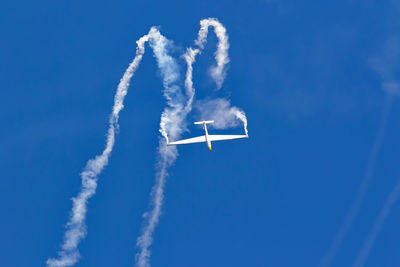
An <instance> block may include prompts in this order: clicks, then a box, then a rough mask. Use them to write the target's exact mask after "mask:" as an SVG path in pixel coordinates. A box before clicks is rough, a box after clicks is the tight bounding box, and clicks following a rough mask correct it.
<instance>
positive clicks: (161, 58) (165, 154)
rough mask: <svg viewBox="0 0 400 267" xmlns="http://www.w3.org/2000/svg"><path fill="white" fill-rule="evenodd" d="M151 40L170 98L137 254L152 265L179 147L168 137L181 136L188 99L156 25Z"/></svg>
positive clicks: (142, 265)
mask: <svg viewBox="0 0 400 267" xmlns="http://www.w3.org/2000/svg"><path fill="white" fill-rule="evenodd" d="M149 38H150V39H149V42H150V45H151V47H152V48H153V51H154V56H155V57H156V60H157V64H158V67H159V69H160V71H161V75H162V78H163V86H164V97H165V98H166V99H167V104H168V106H167V108H165V109H164V111H163V113H162V115H161V122H160V132H161V134H162V135H163V136H164V138H165V140H162V139H161V140H160V142H159V147H158V155H159V159H158V163H157V173H156V183H155V185H154V187H153V189H152V193H151V206H152V208H151V211H150V212H146V213H145V214H144V217H145V219H146V223H145V226H144V228H143V230H142V234H141V236H140V237H139V238H138V240H137V246H138V247H139V249H140V251H139V253H137V254H136V266H139V267H147V266H150V264H149V258H150V250H149V248H150V246H151V244H152V241H153V232H154V229H155V227H156V225H157V223H158V221H159V217H160V214H161V207H162V204H163V198H164V185H165V179H166V177H167V175H168V173H167V168H168V167H169V166H171V165H172V164H173V163H174V162H175V160H176V158H177V156H178V152H177V149H176V147H168V146H167V145H166V144H167V142H168V138H169V137H171V138H173V139H175V138H177V137H179V135H180V134H181V132H182V125H183V124H182V123H183V121H184V118H185V114H186V113H185V112H183V111H184V102H185V98H184V96H183V94H182V93H181V89H180V87H179V86H177V85H176V83H177V82H178V78H179V69H178V65H177V63H176V62H175V60H174V59H173V58H172V57H171V56H169V55H168V46H169V45H170V41H168V40H167V39H166V38H165V37H164V36H162V35H161V34H160V33H159V31H158V30H157V29H156V28H152V29H151V31H150V34H149Z"/></svg>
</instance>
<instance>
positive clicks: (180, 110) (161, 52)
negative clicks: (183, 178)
mask: <svg viewBox="0 0 400 267" xmlns="http://www.w3.org/2000/svg"><path fill="white" fill-rule="evenodd" d="M210 26H213V27H214V31H215V33H216V35H217V38H218V48H217V52H216V60H217V65H216V66H215V67H213V68H212V69H211V74H212V78H213V79H214V80H215V81H216V83H217V85H218V88H220V87H221V86H222V83H223V81H224V78H225V75H226V70H225V65H226V64H227V63H228V62H229V58H228V52H227V50H228V48H229V43H228V37H227V35H226V30H225V28H224V27H223V26H222V24H221V23H219V22H218V21H217V20H216V19H205V20H202V21H201V28H200V30H199V33H198V39H197V40H196V44H197V45H198V46H199V47H200V48H199V49H193V48H188V49H187V50H186V53H185V54H184V55H183V58H184V59H185V61H186V64H187V70H186V79H185V89H186V97H184V95H183V94H182V93H181V91H180V88H179V86H177V85H176V83H177V81H178V77H179V72H178V68H177V64H176V62H175V60H174V59H173V58H172V57H170V56H169V55H168V44H169V41H168V40H167V39H166V38H165V37H163V36H162V35H161V34H160V33H159V32H158V31H157V30H156V29H154V32H153V33H152V31H150V34H149V42H150V45H151V47H152V48H153V51H154V56H155V57H156V59H157V64H158V67H159V69H160V72H161V74H162V76H163V85H164V97H165V98H166V99H167V108H165V109H164V111H163V112H162V114H161V122H160V133H161V135H162V136H163V137H164V139H165V140H163V139H160V142H159V147H158V157H159V158H158V162H157V173H156V183H155V185H154V186H153V189H152V193H151V210H150V211H149V212H146V213H145V214H144V217H145V220H146V222H145V226H144V228H143V230H142V234H141V235H140V236H139V238H138V240H137V246H138V247H139V250H140V251H139V253H137V254H136V266H137V267H149V266H150V263H149V260H150V255H151V251H150V246H151V244H152V242H153V232H154V230H155V227H156V225H157V223H158V221H159V217H160V214H161V208H162V204H163V198H164V185H165V180H166V177H167V176H168V172H167V169H168V167H170V166H171V165H172V164H173V163H174V162H175V160H176V158H177V156H178V151H177V149H176V147H169V146H167V143H168V141H169V138H171V139H174V140H175V139H176V138H178V137H179V136H180V134H181V133H182V132H183V131H184V130H185V129H186V125H185V118H186V116H187V114H188V113H189V112H190V111H191V110H192V104H193V100H194V95H195V89H194V88H193V80H192V79H193V63H194V62H195V60H196V56H197V55H198V54H199V53H200V52H201V50H202V49H203V48H204V44H205V43H206V38H207V34H208V27H210ZM185 102H186V103H185ZM236 116H237V117H238V118H239V119H241V120H242V121H243V122H244V125H246V126H247V120H246V117H245V115H244V113H243V112H241V111H239V110H238V112H237V115H236ZM246 132H247V129H246Z"/></svg>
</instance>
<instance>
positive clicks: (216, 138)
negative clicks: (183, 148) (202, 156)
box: [167, 121, 249, 151]
mask: <svg viewBox="0 0 400 267" xmlns="http://www.w3.org/2000/svg"><path fill="white" fill-rule="evenodd" d="M209 123H214V121H196V122H195V123H194V124H201V125H202V127H203V130H204V132H205V135H202V136H197V137H193V138H188V139H183V140H179V141H175V142H171V143H168V144H167V145H168V146H176V145H184V144H192V143H203V142H206V143H207V147H208V149H209V150H210V151H211V142H212V141H221V140H232V139H241V138H249V136H248V135H247V134H246V135H213V134H208V131H207V124H209Z"/></svg>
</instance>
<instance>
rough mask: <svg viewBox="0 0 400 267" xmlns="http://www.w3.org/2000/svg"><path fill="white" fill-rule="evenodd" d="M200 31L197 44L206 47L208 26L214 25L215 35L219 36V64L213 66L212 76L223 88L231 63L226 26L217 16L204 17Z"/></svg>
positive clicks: (218, 85) (216, 56)
mask: <svg viewBox="0 0 400 267" xmlns="http://www.w3.org/2000/svg"><path fill="white" fill-rule="evenodd" d="M200 26H201V27H200V31H199V34H198V38H197V40H196V41H195V44H196V45H197V46H199V47H200V49H201V50H202V49H204V45H205V43H206V42H207V35H208V28H209V27H210V26H212V27H214V32H215V35H216V36H217V38H218V45H217V51H216V52H215V60H216V62H217V65H216V66H214V67H212V68H211V70H210V73H211V77H212V78H213V79H214V80H215V82H216V83H217V90H218V89H220V88H221V86H222V83H223V82H224V80H225V76H226V64H228V63H229V56H228V49H229V42H228V35H227V34H226V29H225V27H224V26H223V25H222V24H221V23H220V22H219V21H218V20H217V19H215V18H209V19H203V20H202V21H200Z"/></svg>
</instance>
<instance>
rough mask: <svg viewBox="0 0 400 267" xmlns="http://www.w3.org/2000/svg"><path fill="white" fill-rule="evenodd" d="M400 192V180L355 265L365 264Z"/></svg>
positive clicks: (377, 219)
mask: <svg viewBox="0 0 400 267" xmlns="http://www.w3.org/2000/svg"><path fill="white" fill-rule="evenodd" d="M399 194H400V180H399V181H398V182H397V184H396V186H395V187H394V188H393V190H392V192H391V193H390V195H389V197H388V198H387V199H386V202H385V204H384V205H383V208H382V210H381V212H380V213H379V215H378V217H377V218H376V220H375V222H374V225H373V227H372V229H371V231H370V233H369V235H368V236H367V238H366V239H365V242H364V244H363V246H362V248H361V250H360V252H359V253H358V256H357V258H356V260H355V262H354V264H353V267H362V266H364V264H365V262H366V261H367V258H368V255H369V253H370V251H371V249H372V247H373V245H374V243H375V240H376V237H377V236H378V234H379V233H380V231H381V230H382V227H383V223H384V222H385V220H386V218H387V216H388V215H389V213H390V210H391V209H392V207H393V205H394V204H395V203H396V201H397V199H398V198H399Z"/></svg>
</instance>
